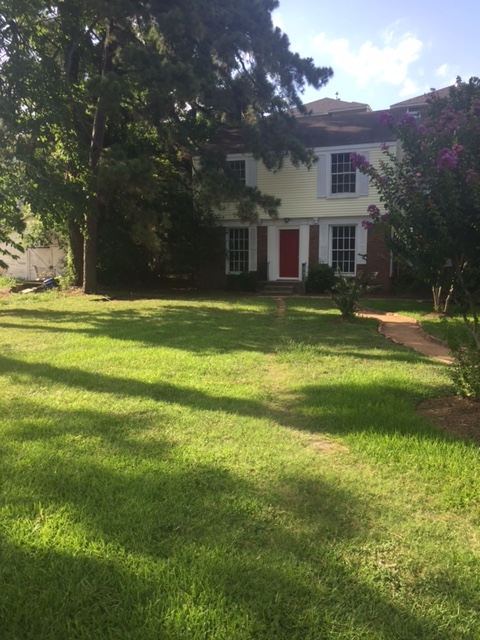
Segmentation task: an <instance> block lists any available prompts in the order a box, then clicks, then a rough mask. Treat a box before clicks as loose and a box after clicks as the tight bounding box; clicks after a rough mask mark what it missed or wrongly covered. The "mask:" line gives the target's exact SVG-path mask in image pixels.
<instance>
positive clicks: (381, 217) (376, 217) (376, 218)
mask: <svg viewBox="0 0 480 640" xmlns="http://www.w3.org/2000/svg"><path fill="white" fill-rule="evenodd" d="M367 213H368V215H369V216H370V218H371V219H370V220H362V227H363V228H364V229H368V230H370V229H373V227H374V226H375V223H378V222H388V213H380V209H379V208H378V207H377V205H376V204H369V205H368V207H367Z"/></svg>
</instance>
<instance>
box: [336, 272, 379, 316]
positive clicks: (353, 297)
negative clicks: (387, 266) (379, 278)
mask: <svg viewBox="0 0 480 640" xmlns="http://www.w3.org/2000/svg"><path fill="white" fill-rule="evenodd" d="M375 277H376V274H369V273H365V272H362V273H361V274H359V275H357V276H354V277H352V276H344V275H342V274H341V273H340V272H339V271H337V272H336V274H335V284H334V285H333V287H332V293H331V295H330V297H331V299H332V302H333V304H334V305H335V306H336V307H337V309H338V310H339V311H340V313H341V314H342V318H343V319H344V320H351V319H352V318H353V317H354V315H355V310H356V307H357V304H358V301H359V300H360V298H362V297H363V296H365V295H366V294H368V293H370V292H371V291H372V290H373V289H374V288H375V286H374V285H373V281H374V279H375Z"/></svg>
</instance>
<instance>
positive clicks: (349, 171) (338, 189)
mask: <svg viewBox="0 0 480 640" xmlns="http://www.w3.org/2000/svg"><path fill="white" fill-rule="evenodd" d="M331 159H332V171H331V178H332V184H331V193H332V194H336V193H355V187H356V171H355V169H354V168H353V167H352V162H351V160H350V153H332V155H331Z"/></svg>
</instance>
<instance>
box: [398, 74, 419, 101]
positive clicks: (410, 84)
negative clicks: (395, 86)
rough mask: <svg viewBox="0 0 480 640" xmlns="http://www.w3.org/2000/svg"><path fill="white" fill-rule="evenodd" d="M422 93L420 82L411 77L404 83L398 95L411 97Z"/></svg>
mask: <svg viewBox="0 0 480 640" xmlns="http://www.w3.org/2000/svg"><path fill="white" fill-rule="evenodd" d="M421 94H422V89H421V87H419V86H418V84H417V83H416V82H414V81H413V80H410V78H407V79H406V80H405V82H404V83H403V87H402V89H401V91H400V93H399V94H398V95H399V96H400V97H402V98H409V97H412V96H418V95H421Z"/></svg>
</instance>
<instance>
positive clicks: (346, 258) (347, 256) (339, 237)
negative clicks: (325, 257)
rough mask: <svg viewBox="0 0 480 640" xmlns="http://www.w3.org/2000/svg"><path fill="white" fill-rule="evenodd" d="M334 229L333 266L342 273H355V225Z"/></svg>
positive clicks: (335, 227)
mask: <svg viewBox="0 0 480 640" xmlns="http://www.w3.org/2000/svg"><path fill="white" fill-rule="evenodd" d="M331 229H332V267H333V268H334V269H340V271H341V272H342V273H346V274H351V275H354V274H355V234H356V227H355V225H346V226H334V227H332V228H331Z"/></svg>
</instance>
